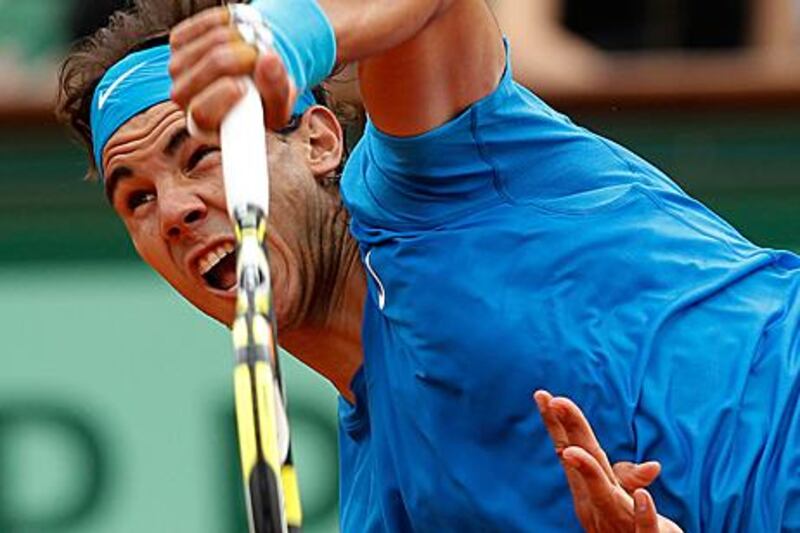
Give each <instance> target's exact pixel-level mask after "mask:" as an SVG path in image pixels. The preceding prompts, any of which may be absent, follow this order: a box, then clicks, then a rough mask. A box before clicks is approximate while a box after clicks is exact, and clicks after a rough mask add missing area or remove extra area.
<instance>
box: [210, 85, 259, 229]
mask: <svg viewBox="0 0 800 533" xmlns="http://www.w3.org/2000/svg"><path fill="white" fill-rule="evenodd" d="M242 80H243V82H244V83H245V84H246V85H247V91H246V92H245V95H244V97H242V99H241V100H239V102H237V103H236V105H235V106H234V107H233V109H232V110H231V111H229V112H228V115H227V116H226V117H225V119H224V120H223V121H222V126H221V128H220V142H221V145H222V171H223V175H224V178H225V195H226V198H227V203H228V213H229V215H231V217H233V214H234V209H236V208H237V207H245V206H247V205H254V206H256V207H259V208H260V209H261V210H262V211H263V213H264V215H265V216H266V215H267V214H268V213H269V167H268V165H267V135H266V131H265V128H264V108H263V106H262V105H261V96H260V95H259V93H258V90H257V89H256V86H255V84H254V83H253V80H251V79H250V78H243V79H242Z"/></svg>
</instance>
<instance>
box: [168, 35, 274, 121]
mask: <svg viewBox="0 0 800 533" xmlns="http://www.w3.org/2000/svg"><path fill="white" fill-rule="evenodd" d="M257 56H258V53H257V52H256V50H255V48H253V47H252V46H250V45H247V44H245V43H241V42H237V43H231V44H228V45H225V46H220V47H217V48H215V49H214V50H212V51H211V52H209V53H208V54H206V55H205V56H203V58H202V59H201V60H200V61H198V62H197V63H195V64H194V65H192V66H191V67H190V68H189V69H188V70H187V71H185V72H182V73H180V74H179V75H178V77H177V78H175V79H174V81H173V85H172V100H173V101H174V102H175V103H177V104H178V105H179V106H181V107H184V108H185V107H186V106H187V105H188V104H189V102H190V101H191V100H192V99H193V98H194V97H195V96H197V95H198V94H200V93H201V92H202V91H203V90H204V89H205V88H206V87H208V86H209V85H211V84H212V83H213V82H214V81H216V80H217V79H219V78H222V77H224V76H234V77H239V76H246V75H249V74H250V73H251V72H253V67H254V65H255V63H256V58H257Z"/></svg>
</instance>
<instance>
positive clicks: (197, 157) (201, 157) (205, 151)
mask: <svg viewBox="0 0 800 533" xmlns="http://www.w3.org/2000/svg"><path fill="white" fill-rule="evenodd" d="M219 153H220V149H219V147H217V146H201V147H200V148H198V149H197V150H195V151H194V153H192V156H191V157H190V158H189V161H188V162H187V163H186V170H187V171H189V172H191V171H192V170H194V169H195V167H197V166H198V165H199V164H200V163H202V162H203V161H205V160H207V159H210V158H211V156H215V155H217V154H219Z"/></svg>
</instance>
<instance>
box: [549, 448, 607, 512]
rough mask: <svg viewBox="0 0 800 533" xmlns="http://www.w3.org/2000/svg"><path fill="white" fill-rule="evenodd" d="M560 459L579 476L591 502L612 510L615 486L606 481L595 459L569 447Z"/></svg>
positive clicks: (583, 451) (586, 453)
mask: <svg viewBox="0 0 800 533" xmlns="http://www.w3.org/2000/svg"><path fill="white" fill-rule="evenodd" d="M562 457H563V459H564V461H565V462H566V463H567V465H569V466H571V467H572V468H574V469H575V470H576V471H577V472H578V473H579V474H580V476H581V479H582V480H583V482H584V483H585V484H586V490H587V491H588V492H589V493H590V494H591V497H592V500H593V501H594V502H595V503H596V504H597V505H598V506H600V507H601V508H605V509H614V506H615V503H616V502H615V499H616V497H617V493H616V485H614V484H613V483H612V482H611V480H609V479H608V476H607V475H606V473H605V471H604V470H603V468H602V466H601V465H600V463H599V462H598V461H597V459H595V457H594V456H593V455H591V454H590V453H589V452H587V451H586V450H584V449H583V448H579V447H577V446H570V447H569V448H567V449H566V450H564V453H563V454H562Z"/></svg>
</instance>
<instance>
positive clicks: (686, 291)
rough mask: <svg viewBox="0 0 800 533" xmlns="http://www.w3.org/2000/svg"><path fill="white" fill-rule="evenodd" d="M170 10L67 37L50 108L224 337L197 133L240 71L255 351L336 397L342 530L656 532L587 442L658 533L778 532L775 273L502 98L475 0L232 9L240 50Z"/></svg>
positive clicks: (588, 148) (564, 130)
mask: <svg viewBox="0 0 800 533" xmlns="http://www.w3.org/2000/svg"><path fill="white" fill-rule="evenodd" d="M207 3H213V2H207ZM186 4H187V3H186V2H178V1H177V0H175V1H168V0H161V1H156V0H139V1H138V2H137V5H138V6H139V10H138V12H135V13H133V14H128V15H119V16H117V17H115V18H114V19H112V21H111V23H110V26H109V27H108V28H106V29H104V30H102V31H101V32H99V33H98V34H97V35H96V36H95V37H94V38H93V39H91V40H90V41H88V43H86V44H85V45H84V46H83V47H82V48H80V49H78V50H77V51H75V52H74V53H73V54H72V55H71V56H70V58H69V59H68V60H67V62H66V64H65V68H64V70H63V75H62V83H61V89H62V92H61V112H62V116H65V117H66V119H67V120H68V121H69V122H70V124H72V126H73V127H74V128H75V129H76V131H77V132H78V133H79V134H80V136H81V138H82V139H83V140H84V142H85V143H86V146H87V148H88V151H89V152H90V160H91V162H92V163H91V165H92V171H93V172H94V173H95V174H97V175H99V176H100V177H101V179H102V180H103V183H104V186H105V190H106V193H107V195H108V197H109V199H110V200H111V202H112V204H113V206H114V209H115V210H116V211H117V213H119V216H120V217H121V219H122V220H123V222H124V223H125V225H126V227H127V229H128V232H129V234H130V236H131V239H132V241H133V243H134V245H135V247H136V249H137V250H138V252H139V253H140V255H141V256H142V258H143V259H144V260H145V261H146V262H147V263H149V264H150V265H151V266H152V267H153V268H155V269H156V270H157V271H158V272H159V273H160V274H161V275H162V276H163V277H164V278H165V279H166V280H167V281H169V282H170V283H171V284H172V285H173V286H174V287H175V288H176V289H177V290H178V291H179V292H180V293H181V294H183V295H184V296H185V297H186V298H187V299H189V300H190V301H191V302H192V303H193V304H195V305H196V306H197V307H199V308H200V309H202V310H203V311H205V312H206V313H207V314H209V315H210V316H212V317H215V318H217V319H218V320H220V321H222V322H225V323H228V322H229V321H230V319H231V318H232V316H233V308H234V296H235V292H234V291H233V290H232V289H233V288H234V287H233V285H234V284H235V275H234V260H233V258H232V255H231V252H232V250H233V246H232V244H233V242H234V239H233V236H232V234H231V228H230V225H229V223H228V219H227V214H226V210H225V201H224V197H223V188H222V177H221V168H220V154H219V147H218V145H217V144H216V142H214V140H213V134H214V132H215V131H217V129H218V126H219V123H220V121H221V120H222V118H223V117H224V116H225V114H226V113H227V111H228V110H229V109H230V108H231V106H232V105H233V104H234V103H235V102H236V101H237V100H238V98H240V97H241V95H242V93H243V88H242V86H241V83H240V82H239V79H240V77H241V76H244V75H252V76H253V77H254V79H255V81H256V84H257V86H258V87H259V90H260V92H261V94H262V97H263V99H264V102H265V104H266V109H267V110H268V111H267V114H266V116H265V120H266V122H267V124H268V125H269V127H270V128H271V129H272V130H274V131H275V133H274V134H272V135H270V136H269V140H268V145H269V146H268V148H269V157H270V164H271V171H272V176H273V180H272V196H271V198H272V209H271V219H270V226H271V228H270V236H269V245H270V248H271V254H272V263H273V264H272V268H273V279H274V280H275V301H276V307H277V316H278V321H279V327H280V331H281V339H282V344H283V345H284V346H285V347H286V348H288V349H289V350H290V351H292V352H293V353H294V354H295V355H296V356H298V357H299V358H300V359H301V360H303V361H305V362H306V363H307V364H308V365H310V366H311V367H313V368H315V369H316V370H317V371H319V372H320V373H322V374H323V375H325V376H326V377H327V378H328V379H330V381H331V382H332V383H333V384H334V385H335V386H336V387H337V388H338V389H339V391H340V392H341V394H342V399H341V404H340V426H341V437H340V456H341V465H340V467H341V522H342V529H343V530H344V531H412V530H413V531H456V530H461V531H571V530H576V529H578V528H579V521H576V520H575V518H574V513H573V512H572V510H571V505H570V503H569V498H568V497H567V496H566V494H567V490H568V487H569V488H570V489H571V490H572V494H573V496H574V497H575V502H576V507H575V510H576V511H577V514H578V516H579V520H580V523H582V524H583V525H584V526H585V527H587V528H588V529H590V530H594V531H603V530H605V531H633V530H634V529H635V528H636V527H639V529H640V530H642V531H644V530H658V529H659V528H660V529H661V530H662V531H669V530H670V528H671V527H673V525H672V524H669V523H668V522H667V521H665V520H662V521H661V523H660V524H659V523H656V519H655V518H654V517H655V514H654V508H653V505H652V500H650V498H649V496H648V495H647V494H646V493H645V492H643V491H641V490H639V491H637V492H635V494H636V500H637V503H640V504H643V505H641V506H640V505H637V506H636V512H637V513H639V514H638V515H636V514H634V512H633V500H632V499H631V498H630V496H629V494H628V491H626V490H622V491H621V492H620V491H619V490H618V489H619V488H620V487H625V488H626V489H628V490H633V489H635V488H637V487H635V485H636V483H635V481H636V480H637V478H647V479H646V480H645V481H642V482H641V483H639V486H640V487H641V486H644V485H646V484H647V483H648V482H649V481H651V480H652V478H653V477H655V474H654V473H653V472H652V465H650V466H648V465H646V464H645V465H640V467H636V466H634V467H632V468H633V472H634V475H631V476H630V479H628V480H627V482H626V480H625V479H620V473H623V474H624V469H616V470H615V469H612V468H611V467H609V465H608V462H607V460H604V458H605V455H606V454H607V455H608V456H609V457H611V458H613V459H614V460H615V461H624V460H627V461H632V462H634V463H641V462H642V461H644V460H645V459H646V458H651V457H656V458H658V459H660V460H661V461H662V462H663V471H662V472H661V475H660V477H659V479H658V480H657V482H656V483H655V484H653V485H652V486H651V490H652V493H653V496H654V497H655V499H656V501H658V503H659V509H660V511H661V512H663V513H664V514H665V515H666V516H669V517H671V518H672V519H674V520H675V521H676V522H677V523H678V524H680V525H681V526H682V527H684V528H685V529H686V530H689V531H701V530H702V531H730V530H742V531H777V530H779V529H785V530H793V529H800V496H799V494H800V476H798V475H797V473H798V472H797V465H798V464H800V462H798V460H800V450H798V446H797V443H798V442H800V441H799V440H798V439H800V433H798V432H799V431H800V428H799V427H798V418H797V415H796V410H797V407H796V404H797V397H798V393H799V392H800V389H799V388H798V379H797V373H798V371H799V370H798V369H800V365H798V356H800V348H799V347H798V344H799V343H800V340H798V339H800V335H799V334H798V333H799V332H798V320H799V319H800V304H798V298H797V296H798V290H799V289H798V287H799V285H800V259H798V257H796V256H795V255H792V254H790V253H788V252H781V251H773V250H765V249H762V248H759V247H757V246H755V245H753V244H752V243H750V242H748V241H747V240H746V239H745V238H743V237H742V236H741V235H740V234H739V233H737V232H736V231H735V230H734V229H733V228H732V227H731V226H729V225H728V224H727V223H725V222H724V221H723V220H721V219H720V218H719V217H718V216H716V215H715V214H714V213H712V212H711V211H709V210H708V209H707V208H705V207H704V206H702V205H701V204H699V203H698V202H696V201H695V200H693V199H691V198H690V197H688V196H687V195H686V194H685V193H684V192H683V191H681V190H680V188H679V187H678V186H677V185H675V184H674V183H673V182H672V181H671V180H670V179H669V178H667V177H666V176H665V175H664V174H663V173H661V172H660V171H659V170H657V169H656V168H654V167H653V166H651V165H650V164H648V163H646V162H645V161H643V160H641V159H640V158H638V157H636V156H635V155H633V154H632V153H630V152H628V151H627V150H625V149H624V148H622V147H620V146H618V145H616V144H614V143H613V142H611V141H608V140H606V139H603V138H601V137H599V136H597V135H595V134H593V133H591V132H589V131H587V130H585V129H583V128H581V127H579V126H576V125H575V124H573V123H572V122H571V121H570V120H569V119H568V118H566V117H564V116H563V115H561V114H559V113H557V112H556V111H554V110H553V109H551V108H550V107H548V106H547V105H546V104H545V103H544V102H542V101H541V100H540V99H538V98H537V97H536V96H535V95H533V94H531V93H530V92H529V91H527V90H525V89H523V88H522V87H520V86H519V85H517V84H516V83H514V81H513V79H512V71H511V67H510V65H509V64H508V59H507V56H508V54H507V47H506V46H505V45H504V41H503V39H502V37H501V34H500V32H499V30H498V28H497V26H496V24H495V22H494V19H493V17H492V15H491V13H490V11H489V10H488V8H487V6H486V5H485V3H484V2H483V1H482V0H457V1H456V0H371V1H366V0H364V1H357V0H319V2H318V3H317V2H316V1H314V0H294V1H292V2H281V1H277V0H274V1H266V0H259V1H257V2H255V6H256V7H257V8H258V9H259V11H260V12H261V14H262V16H263V18H264V20H265V21H266V24H267V26H268V27H269V29H270V30H271V32H272V34H273V36H274V47H273V48H272V49H271V50H267V51H264V50H262V51H260V52H259V51H258V50H257V48H256V47H254V46H252V45H250V44H247V43H245V42H243V41H242V39H241V36H240V35H239V34H238V32H237V31H236V30H234V29H233V28H232V27H231V25H230V14H229V11H228V10H227V9H221V8H216V9H211V10H207V11H202V12H200V13H199V14H196V15H194V16H192V17H191V18H189V19H188V20H186V21H184V22H182V23H180V24H179V25H178V26H177V27H175V28H174V29H173V30H172V32H171V35H170V45H169V46H167V45H166V44H164V43H165V41H164V39H163V36H164V35H166V32H167V31H168V30H169V29H170V28H171V27H173V25H174V24H175V23H176V22H178V20H180V19H182V18H185V16H186V15H189V14H193V13H194V10H195V9H196V8H197V7H198V4H202V2H200V3H197V2H193V3H191V4H195V5H194V6H193V8H192V9H190V10H189V11H185V9H186ZM354 61H358V62H359V74H360V89H361V92H362V95H363V98H364V102H365V104H366V108H367V111H368V113H369V122H368V124H367V126H366V131H365V133H364V136H363V138H362V140H361V141H360V142H359V144H358V145H357V146H356V147H355V149H354V150H353V152H352V153H351V154H350V156H349V159H348V161H347V163H346V164H345V165H344V166H343V157H344V152H345V148H344V141H343V134H342V126H341V123H340V121H339V120H337V118H336V116H335V114H334V113H333V112H332V111H331V110H330V109H329V108H328V107H326V106H324V105H318V104H319V103H322V102H321V101H320V100H318V99H316V100H315V99H314V98H313V97H312V96H311V93H310V92H309V91H310V89H312V88H313V87H315V86H317V85H318V84H319V83H321V82H322V81H323V80H324V79H325V78H326V77H327V76H329V75H330V74H331V73H332V72H333V71H334V70H335V69H336V68H337V65H344V64H346V63H350V62H354ZM170 73H171V75H172V77H171V78H170V75H169V74H170ZM187 117H188V118H187ZM190 129H191V130H192V133H195V135H191V134H190V133H189V130H190ZM545 388H546V389H548V390H551V391H554V392H557V393H558V394H563V395H567V396H569V397H571V398H572V399H574V400H575V402H576V403H577V405H580V406H582V407H583V408H584V409H585V410H586V412H587V414H588V416H589V418H590V419H591V420H592V423H593V424H594V425H595V428H596V430H597V437H598V439H599V442H602V443H603V445H604V446H605V454H604V453H603V450H602V449H601V448H600V447H599V445H598V444H597V442H598V441H597V440H595V439H594V438H593V437H591V436H590V432H591V429H590V428H589V427H588V424H586V423H585V420H582V417H581V415H580V411H579V410H577V407H574V404H571V403H570V402H568V401H567V400H565V399H563V398H551V397H550V396H549V394H548V393H545V392H540V393H539V394H537V403H538V405H539V408H540V411H541V412H542V415H543V417H544V420H545V422H546V424H542V423H541V421H540V420H539V418H538V417H537V416H536V415H535V414H533V413H532V410H531V408H530V394H531V391H532V390H534V389H545ZM570 405H572V406H573V407H570ZM576 421H577V422H576ZM548 430H549V431H550V434H551V435H552V436H553V439H554V442H555V445H556V448H557V450H558V451H559V452H561V458H562V462H561V464H562V465H564V467H565V468H566V471H567V476H564V473H563V472H562V471H561V467H560V466H559V463H558V461H556V460H555V459H554V454H553V452H552V449H550V447H549V446H548V445H546V443H547V442H548V433H547V431H548ZM637 468H641V469H642V470H636V469H637ZM648 469H650V470H648ZM598 472H600V473H601V474H603V475H604V477H602V478H600V477H598V476H597V473H598ZM647 472H649V473H647ZM645 473H647V475H645ZM567 478H568V479H569V485H567V481H566V479H567ZM610 494H611V495H612V497H609V495H610ZM616 495H619V496H620V497H616ZM637 516H638V517H639V518H640V520H638V522H637V519H636V518H635V517H637ZM642 517H644V518H649V522H648V521H647V520H645V519H644V518H642ZM637 523H638V525H637ZM648 524H649V525H648ZM645 525H647V527H648V528H649V529H645V527H644V526H645Z"/></svg>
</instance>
